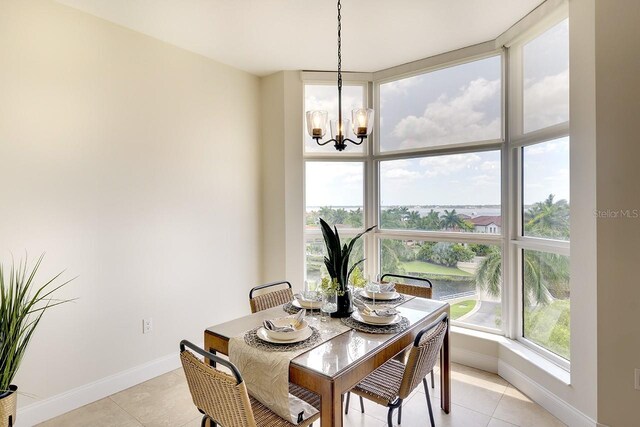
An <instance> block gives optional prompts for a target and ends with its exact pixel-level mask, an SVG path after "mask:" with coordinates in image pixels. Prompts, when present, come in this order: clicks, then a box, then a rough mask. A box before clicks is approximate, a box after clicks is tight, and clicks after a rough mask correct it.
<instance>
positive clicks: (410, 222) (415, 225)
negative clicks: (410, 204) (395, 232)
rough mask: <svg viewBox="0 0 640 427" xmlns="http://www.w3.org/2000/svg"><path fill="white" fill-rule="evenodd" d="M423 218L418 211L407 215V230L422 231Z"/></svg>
mask: <svg viewBox="0 0 640 427" xmlns="http://www.w3.org/2000/svg"><path fill="white" fill-rule="evenodd" d="M421 220H422V217H421V216H420V213H419V212H418V211H411V212H409V213H408V214H407V228H410V229H412V230H416V229H420V224H421V222H422V221H421Z"/></svg>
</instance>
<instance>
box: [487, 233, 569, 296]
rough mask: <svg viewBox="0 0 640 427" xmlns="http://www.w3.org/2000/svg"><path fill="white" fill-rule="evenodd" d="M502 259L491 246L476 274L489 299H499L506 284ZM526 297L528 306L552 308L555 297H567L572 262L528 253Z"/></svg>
mask: <svg viewBox="0 0 640 427" xmlns="http://www.w3.org/2000/svg"><path fill="white" fill-rule="evenodd" d="M501 258H502V255H501V253H500V249H499V248H498V247H496V246H491V247H490V249H489V251H488V252H487V256H486V257H485V258H484V259H483V260H482V261H481V262H480V265H479V266H478V269H477V270H476V284H477V286H478V287H479V288H480V289H482V290H484V291H486V292H487V293H488V294H489V295H491V296H494V297H499V296H500V292H501V282H502V259H501ZM523 263H524V297H525V298H526V304H527V305H528V306H531V305H538V304H542V305H544V304H548V303H549V302H550V300H551V299H552V298H553V297H564V295H562V294H565V293H566V292H567V287H568V284H569V259H568V258H567V257H565V256H562V255H558V254H553V253H548V252H538V251H531V250H525V251H524V259H523Z"/></svg>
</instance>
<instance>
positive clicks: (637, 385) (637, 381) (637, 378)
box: [634, 368, 640, 390]
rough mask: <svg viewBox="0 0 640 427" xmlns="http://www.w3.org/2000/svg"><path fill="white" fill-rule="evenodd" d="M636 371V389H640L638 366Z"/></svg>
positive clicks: (639, 370)
mask: <svg viewBox="0 0 640 427" xmlns="http://www.w3.org/2000/svg"><path fill="white" fill-rule="evenodd" d="M634 372H635V374H636V375H635V377H636V380H635V386H636V390H640V369H637V368H636V369H635V371H634Z"/></svg>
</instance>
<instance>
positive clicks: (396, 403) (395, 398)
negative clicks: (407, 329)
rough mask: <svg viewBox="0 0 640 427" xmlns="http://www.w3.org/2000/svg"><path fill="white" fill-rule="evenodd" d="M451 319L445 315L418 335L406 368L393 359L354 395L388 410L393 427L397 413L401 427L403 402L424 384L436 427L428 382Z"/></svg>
mask: <svg viewBox="0 0 640 427" xmlns="http://www.w3.org/2000/svg"><path fill="white" fill-rule="evenodd" d="M448 323H449V316H448V315H447V313H444V314H442V315H441V316H440V317H439V318H438V319H437V320H436V321H435V322H433V323H431V324H430V325H429V326H427V327H426V328H424V329H422V330H421V331H420V332H418V335H417V336H416V338H415V340H414V341H413V346H412V347H411V350H410V352H409V358H408V360H407V363H406V364H403V363H402V362H400V361H398V360H396V359H391V360H389V361H388V362H386V363H385V364H384V365H382V366H380V367H379V368H378V369H376V370H375V371H373V372H372V373H371V374H369V375H368V376H367V377H366V378H365V379H364V380H362V381H361V382H360V383H359V384H358V385H356V386H355V387H354V388H353V389H352V390H351V391H352V392H353V393H355V394H357V395H359V396H361V397H364V398H366V399H369V400H372V401H373V402H375V403H378V404H380V405H385V406H387V407H388V408H389V412H388V413H387V423H388V424H389V427H393V421H392V419H393V411H394V410H395V409H396V408H397V409H398V424H400V423H401V421H402V401H403V400H404V399H406V398H407V397H409V394H411V392H412V391H413V390H414V389H415V388H416V387H417V386H418V385H419V384H420V382H422V385H423V387H424V392H425V395H426V399H427V407H428V409H429V419H430V420H431V427H435V422H434V420H433V408H432V407H431V398H430V396H429V388H428V385H427V380H426V379H425V377H426V375H427V374H428V373H429V371H431V370H433V367H434V366H435V364H436V362H437V360H438V354H439V353H440V349H441V348H442V343H443V342H444V337H445V334H446V332H447V327H448Z"/></svg>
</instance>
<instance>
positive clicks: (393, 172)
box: [382, 168, 422, 181]
mask: <svg viewBox="0 0 640 427" xmlns="http://www.w3.org/2000/svg"><path fill="white" fill-rule="evenodd" d="M421 176H422V174H420V173H419V172H416V171H410V170H407V169H402V168H392V169H386V170H384V171H383V172H382V177H383V178H386V179H400V180H402V181H413V180H415V179H418V178H420V177H421Z"/></svg>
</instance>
